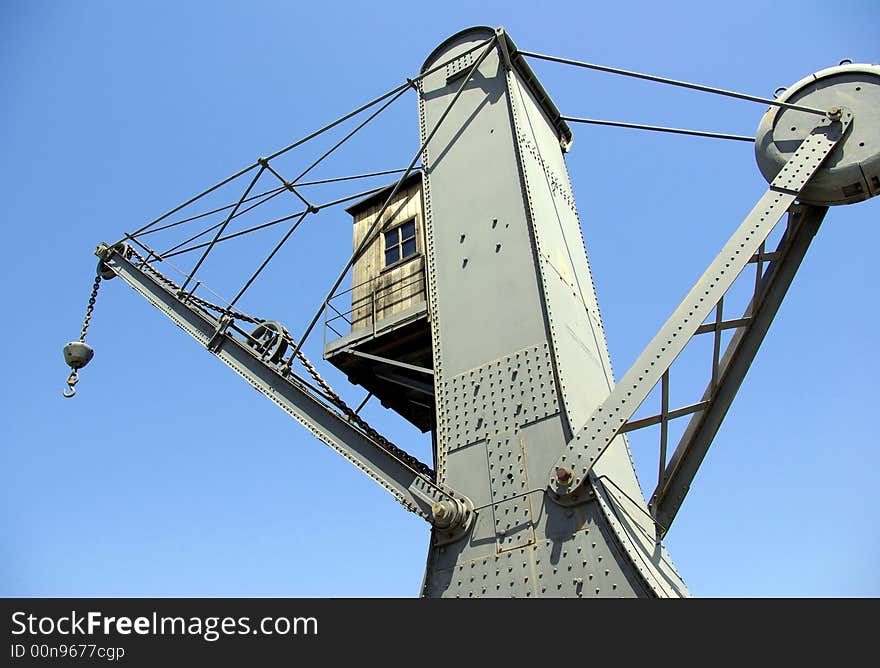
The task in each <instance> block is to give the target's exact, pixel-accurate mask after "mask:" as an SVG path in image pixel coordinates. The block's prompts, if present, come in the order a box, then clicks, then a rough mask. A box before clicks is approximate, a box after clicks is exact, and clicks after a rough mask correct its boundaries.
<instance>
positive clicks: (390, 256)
mask: <svg viewBox="0 0 880 668" xmlns="http://www.w3.org/2000/svg"><path fill="white" fill-rule="evenodd" d="M415 254H416V219H415V218H410V219H409V220H408V221H406V222H405V223H403V224H402V225H398V226H397V227H395V228H394V229H393V230H388V231H387V232H385V266H386V267H388V266H390V265H392V264H394V263H395V262H400V261H401V260H403V259H405V258H408V257H410V256H411V255H415Z"/></svg>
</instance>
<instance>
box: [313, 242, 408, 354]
mask: <svg viewBox="0 0 880 668" xmlns="http://www.w3.org/2000/svg"><path fill="white" fill-rule="evenodd" d="M418 267H419V268H418V269H415V270H414V271H413V272H412V273H409V274H407V275H405V276H401V277H399V278H396V279H393V280H390V281H389V280H388V278H387V275H386V276H382V275H379V276H374V277H372V278H370V279H368V280H366V281H363V282H362V283H358V284H357V285H354V286H352V287H350V288H348V289H347V290H342V291H341V292H337V293H335V294H334V295H333V296H331V297H330V298H329V299H328V300H327V302H326V306H327V308H325V309H324V347H325V348H326V346H327V341H328V338H329V339H330V340H333V338H342V337H343V336H346V335H347V334H350V333H352V332H355V331H359V330H364V329H372V333H373V335H375V334H376V326H377V323H378V322H379V321H380V320H382V319H383V318H385V317H387V316H388V315H391V313H388V311H393V309H394V307H395V306H397V305H399V304H402V303H403V302H406V301H409V300H414V301H416V302H418V301H425V270H424V264H423V261H422V260H421V259H420V260H419V263H418ZM414 286H417V289H412V288H413V287H414ZM407 289H410V290H407ZM404 290H407V292H405V293H404V292H403V291H404ZM361 291H363V293H362V294H360V292H361ZM328 333H329V334H328Z"/></svg>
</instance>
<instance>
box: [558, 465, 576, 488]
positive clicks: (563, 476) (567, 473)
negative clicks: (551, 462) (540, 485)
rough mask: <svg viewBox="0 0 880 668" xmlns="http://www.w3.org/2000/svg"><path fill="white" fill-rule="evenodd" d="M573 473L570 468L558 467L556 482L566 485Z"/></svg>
mask: <svg viewBox="0 0 880 668" xmlns="http://www.w3.org/2000/svg"><path fill="white" fill-rule="evenodd" d="M572 477H573V474H572V472H571V470H570V469H567V468H563V467H561V466H560V467H558V468H557V469H556V482H558V483H559V484H560V485H567V484H569V483H570V482H571V479H572Z"/></svg>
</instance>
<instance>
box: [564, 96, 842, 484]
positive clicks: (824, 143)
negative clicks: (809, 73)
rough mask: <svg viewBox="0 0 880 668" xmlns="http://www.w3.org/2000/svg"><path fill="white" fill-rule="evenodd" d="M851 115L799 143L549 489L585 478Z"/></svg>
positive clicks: (579, 437)
mask: <svg viewBox="0 0 880 668" xmlns="http://www.w3.org/2000/svg"><path fill="white" fill-rule="evenodd" d="M852 118H853V117H852V113H851V112H850V111H848V110H844V111H843V113H842V115H841V117H840V119H839V120H832V119H830V118H825V119H823V120H822V121H821V122H820V123H819V124H818V125H817V126H816V127H815V128H814V129H813V131H812V132H811V133H810V135H809V136H808V137H807V138H806V139H805V140H804V141H803V142H801V145H800V147H798V149H797V151H795V152H794V154H793V155H792V157H791V159H790V160H789V161H788V162H787V163H786V164H785V166H784V167H783V168H782V170H781V171H780V172H779V174H777V175H776V178H775V179H773V182H772V183H771V184H770V188H769V189H768V190H767V192H766V193H765V194H764V195H763V196H762V197H761V199H760V200H758V203H757V204H756V205H755V207H754V208H753V209H752V210H751V212H750V213H749V214H748V215H747V216H746V218H745V220H744V221H743V222H742V224H741V225H740V226H739V228H738V229H737V230H736V232H734V234H733V236H732V237H731V238H730V239H729V240H728V242H727V243H726V244H725V246H724V248H722V249H721V252H720V253H719V254H718V256H717V257H716V258H715V259H714V260H713V261H712V263H711V264H710V265H709V267H708V268H707V269H706V271H705V272H704V273H703V275H702V276H701V277H700V279H699V280H698V281H697V283H696V285H694V287H693V288H691V291H690V292H689V293H688V294H687V296H686V297H685V298H684V300H683V301H682V302H681V304H680V305H679V306H678V308H676V310H675V311H674V312H673V314H672V315H671V316H670V317H669V319H668V320H667V321H666V324H664V325H663V327H662V328H661V329H660V331H659V332H657V334H656V335H655V336H654V339H653V340H652V341H651V342H650V343H649V344H648V346H647V347H646V348H645V350H644V351H643V352H642V353H641V355H639V358H638V359H637V360H636V361H635V363H634V364H633V365H632V367H631V368H630V369H629V371H627V372H626V375H625V376H624V377H623V378H622V379H621V380H620V382H619V383H618V384H617V385H616V386H615V388H614V390H613V391H612V392H611V394H609V396H608V397H607V398H606V399H605V401H604V402H603V403H602V404H601V405H600V406H599V407H598V408H597V409H596V410H595V411H594V412H593V415H592V416H590V419H589V420H588V421H587V423H586V424H585V425H584V426H583V427H582V428H581V430H580V432H578V433H577V434H576V435H575V437H574V438H572V439H571V441H569V442H568V444H567V445H566V447H565V448H564V450H563V452H562V454H561V455H560V457H559V458H558V459H557V461H556V463H555V465H554V466H553V467H552V468H551V469H550V471H549V472H548V483H549V487H550V489H551V491H553V492H554V493H556V494H558V495H566V494H570V493H572V492H573V491H574V490H576V489H578V487H580V486H581V485H582V484H583V483H584V481H585V480H586V479H587V475H588V474H589V472H590V470H591V469H592V467H593V464H595V462H596V460H597V459H598V458H599V457H600V456H601V455H602V453H603V452H605V450H606V449H607V448H608V446H609V445H610V444H611V442H612V441H613V440H614V438H615V437H616V436H617V435H618V434H619V433H620V432H621V431H622V429H623V428H624V425H625V424H626V423H627V421H628V420H629V419H630V418H631V417H632V416H633V414H634V413H635V412H636V410H637V409H638V408H639V406H640V405H641V404H642V402H643V401H644V400H645V398H646V397H647V396H648V395H649V394H650V392H651V391H652V390H653V388H654V386H655V385H656V384H657V383H658V382H659V381H660V379H661V378H662V377H663V374H664V373H666V371H667V370H668V369H669V367H670V365H671V364H672V363H673V361H675V358H676V357H678V355H679V353H680V352H681V351H682V350H683V349H684V347H685V345H687V343H688V341H689V340H690V339H691V337H692V336H693V335H694V334H695V332H696V330H697V329H698V328H699V327H700V325H701V324H702V323H703V322H704V321H705V320H706V318H707V317H708V316H709V314H710V313H711V312H712V310H713V309H714V308H715V305H716V304H717V303H718V300H719V299H721V298H722V297H723V296H724V294H725V293H726V292H727V290H728V289H729V288H730V286H731V285H732V284H733V282H734V280H735V279H736V277H737V276H738V275H739V274H740V272H741V271H742V270H743V269H744V268H745V266H746V265H747V264H748V263H749V260H750V259H751V258H752V257H753V256H754V255H755V253H756V252H757V251H758V250H759V248H760V246H761V244H762V243H763V242H764V240H765V239H766V238H767V236H768V235H769V234H770V232H771V231H772V230H773V228H774V227H775V226H776V224H777V223H778V222H779V219H780V218H781V217H782V215H783V214H784V213H785V212H786V211H787V210H788V208H789V207H790V206H791V205H792V204H794V202H795V200H796V199H797V197H798V195H799V194H800V192H801V190H802V189H803V188H804V186H805V185H806V184H807V182H808V181H809V180H810V178H811V177H812V176H813V174H815V173H816V171H817V170H818V169H819V167H820V166H821V164H822V163H823V162H824V160H825V159H826V158H827V157H828V155H829V154H830V153H831V151H832V150H833V149H834V147H835V146H836V145H837V143H838V142H839V141H840V139H841V138H842V137H843V135H844V134H845V132H846V131H847V129H848V128H849V126H850V124H851V123H852Z"/></svg>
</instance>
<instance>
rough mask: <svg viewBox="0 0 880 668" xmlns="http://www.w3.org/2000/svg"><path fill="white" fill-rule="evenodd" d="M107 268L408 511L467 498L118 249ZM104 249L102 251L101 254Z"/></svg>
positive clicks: (107, 253) (427, 515)
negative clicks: (355, 423)
mask: <svg viewBox="0 0 880 668" xmlns="http://www.w3.org/2000/svg"><path fill="white" fill-rule="evenodd" d="M103 249H104V250H103V252H102V255H101V257H102V259H103V261H104V264H105V265H106V267H107V268H108V269H109V270H110V271H112V272H113V273H114V274H115V275H117V276H119V277H121V278H122V280H124V281H125V282H126V283H127V284H128V285H130V286H131V287H132V288H133V289H134V290H136V291H137V292H139V293H140V294H141V295H143V296H144V297H145V298H146V299H147V301H149V302H150V303H151V304H153V306H155V307H156V308H158V309H159V310H160V311H162V312H163V313H164V314H165V315H167V316H168V317H169V318H170V319H171V320H172V321H173V322H174V323H175V324H176V325H177V326H178V327H180V328H181V329H182V330H183V331H184V332H186V333H187V334H189V335H190V336H192V337H193V338H194V339H196V340H197V341H198V342H199V343H201V344H202V345H204V346H205V347H207V348H208V349H209V350H210V351H211V352H213V353H214V354H215V355H216V356H217V357H218V358H220V359H221V360H222V361H223V362H224V363H226V364H227V365H228V366H229V367H230V368H231V369H232V370H233V371H235V372H236V373H237V374H239V375H240V376H241V377H242V378H244V379H245V380H246V381H248V382H249V383H250V384H251V385H253V386H254V388H256V389H257V390H258V391H259V392H261V393H262V394H263V395H265V396H266V397H268V398H269V399H271V400H272V401H273V402H275V403H276V404H278V406H280V407H281V408H282V409H284V410H285V411H287V412H288V413H289V414H290V415H292V416H293V417H294V418H296V419H297V420H298V421H299V422H300V423H302V424H303V425H305V426H306V427H307V428H308V430H309V431H311V432H312V433H313V434H314V435H315V436H316V437H317V438H318V440H320V441H322V442H323V443H325V444H327V445H329V446H330V447H331V448H333V449H334V450H336V451H337V452H338V453H339V454H341V455H342V456H343V457H345V458H346V459H347V460H348V461H350V462H351V463H352V464H354V465H355V466H357V467H358V468H359V469H361V470H362V471H363V472H364V473H366V474H367V475H368V476H370V477H371V478H372V479H373V480H375V481H376V482H377V483H379V484H380V485H381V486H382V487H383V488H384V489H385V490H387V491H388V492H390V493H391V494H392V495H393V496H394V498H395V499H397V500H398V501H399V502H400V503H401V504H402V505H403V506H404V507H405V508H406V509H407V510H410V511H412V512H414V513H416V514H417V515H420V516H421V517H423V518H424V519H426V520H428V521H429V522H433V514H432V506H433V504H435V503H439V502H444V501H446V502H452V503H454V501H455V499H456V498H457V499H459V500H462V501H463V502H464V503H465V504H466V505H467V504H469V502H468V501H467V500H466V499H463V498H462V497H461V496H460V495H454V494H452V493H450V492H449V491H448V490H444V489H443V488H442V487H441V486H439V485H437V484H435V483H434V482H433V481H431V480H428V479H427V478H426V477H424V476H422V475H421V474H419V473H418V472H417V471H415V470H413V469H412V468H410V466H409V465H407V464H406V463H405V462H403V461H400V460H399V459H397V458H396V457H395V456H394V455H393V454H392V453H390V452H388V451H387V450H385V449H383V448H382V447H381V446H380V445H378V444H377V443H375V442H374V441H373V440H372V439H370V438H369V436H367V435H366V434H364V433H363V432H361V431H360V430H358V429H357V428H355V427H354V426H353V425H351V424H349V423H348V422H347V421H346V420H345V419H344V418H343V417H341V416H340V415H338V414H337V413H335V412H333V411H332V410H331V409H330V408H328V407H327V406H325V405H324V404H322V403H320V402H319V401H317V400H316V399H315V398H314V397H313V396H312V394H311V392H310V391H309V390H308V389H307V388H306V387H304V386H300V384H299V383H297V382H296V379H295V378H293V377H291V376H285V375H283V374H282V373H280V371H279V370H278V368H276V367H273V366H271V365H270V364H267V363H266V362H265V361H263V360H262V359H261V358H260V356H259V355H258V354H256V353H255V352H254V351H253V350H252V349H251V348H250V347H249V346H248V345H247V344H245V343H243V342H242V341H240V340H238V339H236V338H234V337H233V336H231V335H230V334H229V333H226V332H225V327H224V323H223V322H221V321H220V320H218V319H216V318H214V317H213V316H211V315H209V314H208V313H206V312H205V311H203V310H200V309H197V308H195V307H194V306H192V305H191V304H188V303H186V302H185V301H181V299H179V298H178V297H177V295H176V294H174V293H173V292H171V291H170V290H169V289H168V288H166V287H165V286H163V285H162V284H161V283H159V282H158V281H157V280H156V279H155V278H153V276H151V275H150V274H149V273H147V272H146V271H142V270H141V269H139V268H138V267H137V266H136V265H134V264H133V263H132V262H131V261H130V260H128V259H126V257H125V255H124V253H121V252H120V251H119V249H117V248H108V247H106V246H104V247H103ZM100 250H101V247H99V251H100Z"/></svg>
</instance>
